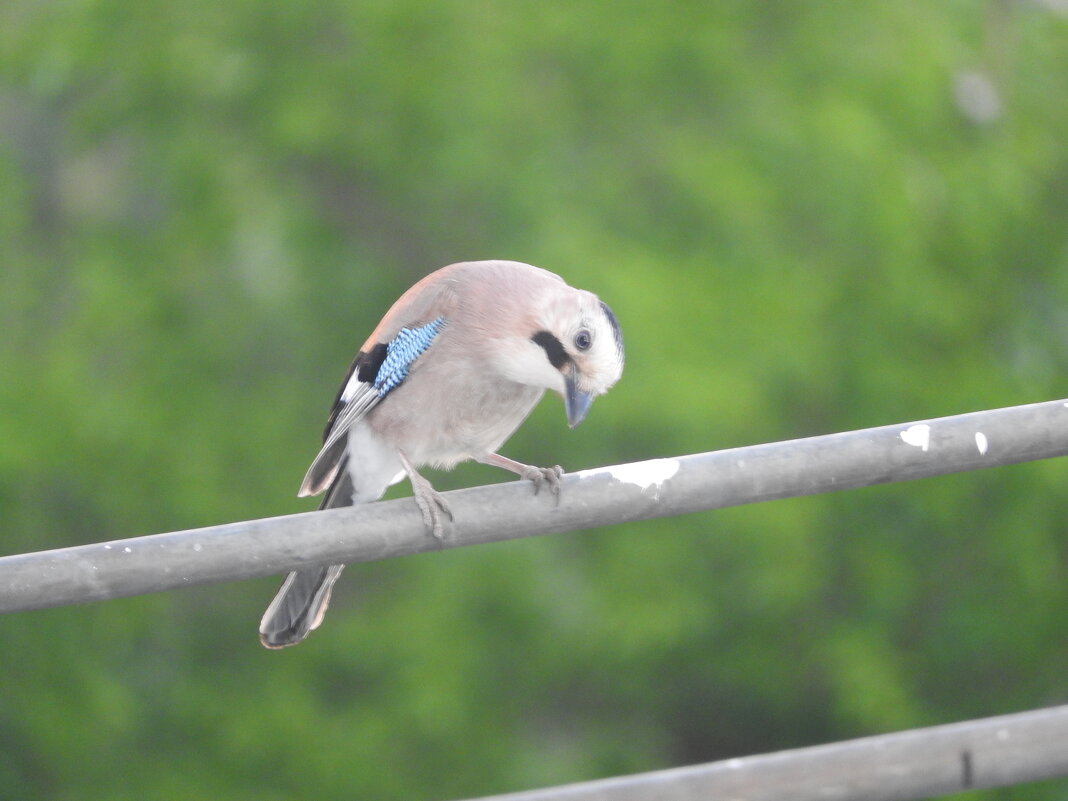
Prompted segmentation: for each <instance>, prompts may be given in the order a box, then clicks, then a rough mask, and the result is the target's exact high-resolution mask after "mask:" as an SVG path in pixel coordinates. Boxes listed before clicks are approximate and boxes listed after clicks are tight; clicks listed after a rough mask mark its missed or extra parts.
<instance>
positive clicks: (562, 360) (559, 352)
mask: <svg viewBox="0 0 1068 801" xmlns="http://www.w3.org/2000/svg"><path fill="white" fill-rule="evenodd" d="M530 339H531V341H532V342H534V343H535V344H537V345H539V346H541V349H542V350H544V351H545V355H546V356H547V357H548V359H549V364H551V365H552V366H553V367H555V368H556V369H557V370H559V369H560V368H562V367H563V366H564V365H565V364H567V363H568V362H570V361H571V357H570V356H568V355H567V351H565V350H564V346H563V345H561V344H560V340H559V339H557V338H556V337H555V336H553V335H552V334H551V333H549V332H548V331H539V332H538V333H536V334H535V335H534V336H532V337H531V338H530Z"/></svg>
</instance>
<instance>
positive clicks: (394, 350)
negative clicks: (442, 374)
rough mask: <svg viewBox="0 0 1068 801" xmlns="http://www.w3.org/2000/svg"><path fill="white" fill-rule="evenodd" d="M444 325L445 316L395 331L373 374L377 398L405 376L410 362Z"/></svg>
mask: <svg viewBox="0 0 1068 801" xmlns="http://www.w3.org/2000/svg"><path fill="white" fill-rule="evenodd" d="M444 325H445V318H444V317H438V318H437V319H436V320H431V321H430V322H429V323H427V324H426V325H421V326H419V327H418V328H402V329H401V330H400V331H398V332H397V336H395V337H394V338H393V341H392V342H390V343H389V344H388V345H387V346H386V358H385V359H383V361H382V366H381V367H379V368H378V375H376V376H375V382H374V388H375V391H376V392H377V393H378V397H379V398H384V397H386V395H387V394H389V392H390V391H391V390H392V389H394V388H396V386H397V385H398V384H399V383H400V382H401V381H403V380H404V379H405V378H407V376H408V368H409V367H411V365H412V362H414V361H415V360H416V359H417V358H419V356H420V354H422V353H423V352H424V351H425V350H426V349H427V348H429V347H430V343H431V342H433V341H434V337H436V336H437V335H438V332H439V331H441V329H442V327H444Z"/></svg>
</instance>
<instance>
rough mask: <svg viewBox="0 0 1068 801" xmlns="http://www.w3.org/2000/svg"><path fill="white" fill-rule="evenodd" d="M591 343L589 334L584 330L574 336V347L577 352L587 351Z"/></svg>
mask: <svg viewBox="0 0 1068 801" xmlns="http://www.w3.org/2000/svg"><path fill="white" fill-rule="evenodd" d="M592 341H593V340H592V338H591V337H590V332H589V331H587V330H586V329H585V328H584V329H582V330H581V331H579V332H578V333H577V334H575V347H576V348H578V349H579V350H589V348H590V343H591V342H592Z"/></svg>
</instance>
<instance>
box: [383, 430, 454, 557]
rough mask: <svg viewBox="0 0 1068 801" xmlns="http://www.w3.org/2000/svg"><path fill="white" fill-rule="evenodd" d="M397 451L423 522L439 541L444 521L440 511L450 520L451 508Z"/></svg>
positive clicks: (443, 538) (442, 535) (443, 535)
mask: <svg viewBox="0 0 1068 801" xmlns="http://www.w3.org/2000/svg"><path fill="white" fill-rule="evenodd" d="M397 453H398V455H399V456H400V460H401V464H402V465H404V472H406V473H407V474H408V480H409V481H410V482H411V484H412V494H413V495H414V496H415V502H416V503H417V504H418V505H419V511H420V512H422V513H423V523H425V524H426V527H427V528H428V529H429V530H430V533H431V534H433V535H434V538H435V539H436V540H438V541H439V542H442V541H444V540H445V523H444V520H443V519H442V513H444V514H446V515H448V516H449V520H450V522H451V521H452V510H451V509H450V508H449V504H448V503H447V502H446V501H445V499H444V498H443V497H441V493H440V492H438V491H437V490H436V489H434V487H433V486H432V485H431V484H430V482H429V481H427V480H426V479H425V478H423V477H422V476H421V475H419V473H418V471H416V469H415V467H414V466H413V465H412V463H411V462H409V461H408V457H407V456H405V455H404V454H403V453H401V452H400V451H398V452H397Z"/></svg>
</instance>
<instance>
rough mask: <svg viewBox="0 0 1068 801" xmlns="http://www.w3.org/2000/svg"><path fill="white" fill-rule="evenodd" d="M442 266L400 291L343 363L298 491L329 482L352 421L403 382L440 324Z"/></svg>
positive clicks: (447, 293) (445, 294) (445, 286)
mask: <svg viewBox="0 0 1068 801" xmlns="http://www.w3.org/2000/svg"><path fill="white" fill-rule="evenodd" d="M447 269H448V268H445V270H438V271H437V272H436V273H431V274H430V275H429V276H427V277H426V278H424V279H423V280H422V281H420V282H419V283H418V284H416V285H415V286H414V287H412V288H411V289H409V290H408V291H407V292H405V293H404V295H402V296H401V298H400V299H399V300H398V301H397V302H396V303H395V304H394V305H393V307H392V308H391V309H390V310H389V311H388V312H387V313H386V316H385V317H383V318H382V322H380V323H379V324H378V326H377V327H376V328H375V330H374V332H373V333H372V334H371V336H370V338H368V340H367V342H365V343H364V346H363V348H361V350H360V352H359V353H358V354H357V356H356V358H355V359H354V360H353V362H352V364H351V365H350V366H349V371H348V374H347V375H346V376H345V380H344V382H343V383H342V385H341V388H340V389H339V390H338V393H337V395H336V396H335V398H334V405H333V407H332V408H331V410H330V416H329V418H328V420H327V424H326V429H325V431H323V447H322V448H321V449H320V450H319V453H318V455H317V456H316V457H315V459H314V460H312V463H311V466H310V467H309V468H308V472H307V473H306V474H305V476H304V481H303V483H302V484H301V487H300V492H299V493H298V495H299V496H301V497H303V496H306V495H317V494H319V493H320V492H322V491H323V490H325V489H327V488H328V487H329V486H330V485H331V484H332V483H333V482H334V480H335V479H336V478H337V474H338V472H339V468H340V466H341V462H342V458H343V457H344V455H345V446H346V445H347V443H348V432H349V431H350V430H351V428H352V426H353V425H355V424H356V423H357V422H359V421H360V420H362V419H363V418H364V417H366V416H367V414H368V412H370V411H371V410H372V409H373V408H374V407H375V406H377V405H378V404H379V403H381V402H382V400H383V399H384V398H385V397H386V396H387V395H388V394H389V393H390V392H392V391H393V390H394V389H396V388H397V387H398V386H400V385H401V384H402V383H403V382H404V379H405V378H407V376H408V370H409V368H410V367H411V366H412V364H413V363H414V362H415V361H416V359H418V358H419V357H420V356H422V354H423V353H424V352H425V351H426V350H427V348H429V347H430V345H431V344H432V343H433V341H434V339H435V337H437V335H438V334H439V333H440V332H441V330H442V328H444V326H445V324H446V319H447V318H446V314H447V311H448V309H449V307H450V306H451V302H452V297H453V292H452V282H451V280H450V278H449V275H448V273H447V272H446V270H447Z"/></svg>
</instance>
